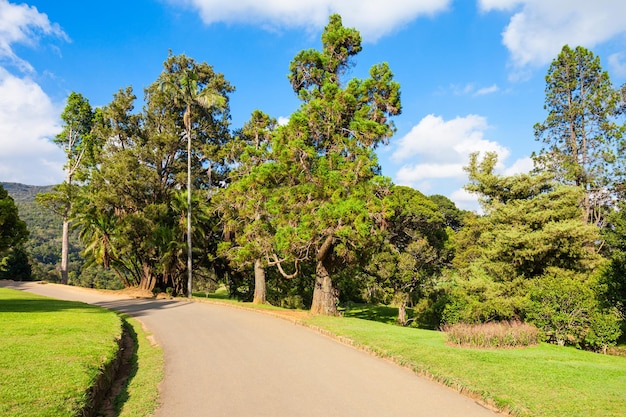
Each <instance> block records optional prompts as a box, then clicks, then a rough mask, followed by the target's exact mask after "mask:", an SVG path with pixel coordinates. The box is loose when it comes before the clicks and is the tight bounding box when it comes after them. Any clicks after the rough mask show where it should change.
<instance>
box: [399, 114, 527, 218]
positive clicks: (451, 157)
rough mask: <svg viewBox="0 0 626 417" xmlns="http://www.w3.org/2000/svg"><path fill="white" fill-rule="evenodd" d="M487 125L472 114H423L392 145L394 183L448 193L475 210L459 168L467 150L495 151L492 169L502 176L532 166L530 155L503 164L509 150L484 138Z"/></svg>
mask: <svg viewBox="0 0 626 417" xmlns="http://www.w3.org/2000/svg"><path fill="white" fill-rule="evenodd" d="M489 128H490V126H489V124H488V122H487V119H486V118H485V117H483V116H479V115H475V114H470V115H467V116H465V117H456V118H454V119H451V120H444V119H443V118H442V117H440V116H435V115H432V114H430V115H428V116H426V117H424V118H423V119H422V120H421V121H420V122H419V123H418V124H417V125H416V126H414V127H413V129H411V131H410V132H409V133H407V134H406V135H405V136H404V137H402V138H400V139H399V140H398V141H397V142H396V144H395V149H394V152H393V154H392V156H391V159H392V160H394V161H395V162H396V163H397V164H399V165H400V166H399V168H398V170H397V171H396V172H395V175H393V180H394V182H395V183H396V184H399V185H407V186H410V187H413V188H416V189H418V190H420V191H422V192H424V193H426V194H444V195H449V197H450V199H452V201H454V202H455V203H456V204H457V205H458V206H459V207H461V208H464V209H467V210H478V203H477V201H478V199H477V197H476V196H473V195H471V194H469V193H467V192H466V191H464V190H463V189H462V187H463V186H464V185H465V184H466V183H467V181H468V178H467V173H466V172H465V171H464V170H463V167H464V166H467V164H468V162H469V155H470V154H471V153H473V152H479V153H481V154H483V155H484V153H485V152H496V153H497V154H498V164H497V166H496V170H497V171H498V172H502V173H504V175H512V174H515V173H519V172H528V171H529V170H530V169H531V168H532V161H531V160H530V158H524V159H520V160H518V161H515V162H514V163H513V165H511V166H510V167H507V166H506V160H507V158H508V157H509V156H510V151H509V149H507V148H506V147H504V146H502V145H501V144H500V143H498V142H496V141H493V140H489V139H487V138H486V137H485V134H486V132H487V131H488V130H489Z"/></svg>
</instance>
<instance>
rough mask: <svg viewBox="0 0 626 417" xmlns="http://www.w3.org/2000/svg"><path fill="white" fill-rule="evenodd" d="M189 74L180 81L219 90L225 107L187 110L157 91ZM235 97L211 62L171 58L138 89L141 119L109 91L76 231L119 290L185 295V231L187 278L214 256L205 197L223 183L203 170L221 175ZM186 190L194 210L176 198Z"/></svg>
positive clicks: (173, 96) (128, 99) (121, 95)
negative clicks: (112, 273) (117, 279)
mask: <svg viewBox="0 0 626 417" xmlns="http://www.w3.org/2000/svg"><path fill="white" fill-rule="evenodd" d="M192 73H195V74H197V81H194V80H195V76H190V77H191V78H188V79H187V80H186V81H184V82H186V83H191V84H193V83H194V82H197V85H198V86H205V88H209V89H210V90H211V91H217V92H219V94H220V95H221V96H223V100H224V101H223V103H225V107H223V108H217V107H211V108H209V109H205V108H202V107H200V106H194V105H191V107H189V108H188V103H186V102H185V101H183V100H182V99H181V98H180V97H179V96H178V94H177V93H178V91H177V90H176V89H174V88H164V85H165V84H166V83H169V82H182V81H180V80H181V79H182V80H184V78H185V77H184V75H185V74H192ZM198 88H200V87H198ZM232 90H233V88H232V87H231V86H230V84H229V83H228V81H226V80H225V79H224V77H223V76H222V75H221V74H218V73H215V72H214V71H213V68H212V67H211V66H209V65H208V64H206V63H198V62H196V61H194V60H193V59H191V58H188V57H186V56H184V55H179V56H172V55H170V56H169V57H168V59H167V60H166V61H165V62H164V69H163V72H162V73H161V74H160V76H159V78H158V79H157V80H156V81H155V82H154V83H153V84H151V85H150V86H148V87H147V88H146V90H145V105H144V108H143V110H142V112H140V113H135V112H134V102H135V100H136V97H135V95H134V93H133V91H132V89H130V88H127V89H122V90H120V91H119V92H118V93H117V94H115V96H114V99H113V101H112V102H111V103H110V104H109V105H108V106H105V107H104V108H103V109H102V112H101V117H98V118H97V119H96V121H97V123H96V131H97V133H98V137H101V138H103V141H104V145H103V148H102V152H101V153H100V154H99V158H98V164H97V167H96V170H95V171H94V173H93V178H92V180H91V182H90V185H89V187H86V189H85V194H84V200H83V201H84V204H83V205H82V206H81V208H80V213H79V214H80V220H81V226H82V225H84V226H86V227H88V228H89V230H87V231H83V232H82V236H83V237H84V239H85V243H86V245H87V248H88V250H89V253H90V254H91V256H93V257H94V258H96V259H99V260H100V261H101V262H103V263H105V262H106V263H108V264H109V265H110V267H111V268H113V269H115V270H116V272H118V274H119V275H120V276H121V278H122V281H123V282H124V284H125V285H131V286H137V287H139V288H141V289H145V290H149V291H152V290H153V289H155V288H158V289H160V290H166V289H167V288H172V290H173V291H174V292H175V293H177V294H181V293H187V294H190V291H189V288H188V285H184V283H183V279H184V276H185V275H187V278H188V272H189V270H188V268H186V267H185V264H186V261H188V260H189V254H188V253H187V256H185V250H184V242H185V241H186V240H187V239H188V237H189V236H188V235H189V232H188V230H189V229H191V233H192V234H193V239H194V240H195V241H196V242H198V244H197V245H195V246H194V247H193V252H192V257H195V258H196V259H197V260H198V261H197V266H196V268H195V270H194V272H195V273H201V272H202V271H200V269H202V270H204V269H205V268H206V267H207V263H208V262H209V255H211V256H213V255H212V254H210V253H208V252H207V251H209V250H213V251H215V248H214V247H213V248H212V247H211V245H213V246H216V243H215V242H213V243H211V242H212V241H213V239H212V237H213V229H214V226H215V225H214V224H215V221H214V219H213V217H212V216H211V215H210V213H211V211H210V210H209V208H208V207H207V198H208V196H207V194H206V191H207V190H208V189H210V187H211V186H212V184H213V183H215V182H216V181H221V180H222V178H219V177H218V178H215V176H210V175H208V172H209V171H210V170H211V168H210V166H212V167H213V169H214V170H215V168H216V167H217V168H218V169H217V172H218V173H219V175H220V176H221V175H223V172H224V171H225V169H226V168H225V166H226V164H225V163H224V161H223V158H222V157H221V156H220V155H219V154H218V153H217V152H215V150H219V149H221V148H222V147H223V146H222V145H223V143H225V142H226V141H227V140H228V138H229V133H228V124H229V113H228V107H227V105H226V104H227V99H226V96H227V94H228V93H229V92H231V91H232ZM188 110H189V112H190V113H189V112H188ZM188 128H191V131H190V132H191V133H190V134H189V135H188V134H187V133H188ZM190 137H191V138H193V140H192V141H191V152H189V149H188V146H189V138H190ZM220 158H221V159H220ZM190 163H191V180H192V181H191V182H190V181H189V172H188V170H189V164H190ZM188 184H191V185H192V187H191V188H192V192H191V193H190V194H191V197H192V199H191V210H190V209H189V206H188V204H185V200H187V198H186V196H185V193H184V192H182V191H181V190H184V189H185V188H186V186H187V185H188ZM193 190H196V191H195V192H193ZM187 197H188V196H187ZM187 203H189V201H187ZM189 212H192V213H193V216H192V217H191V222H190V221H189V217H188V214H189ZM187 281H188V279H187ZM187 284H188V282H187Z"/></svg>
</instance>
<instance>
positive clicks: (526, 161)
mask: <svg viewBox="0 0 626 417" xmlns="http://www.w3.org/2000/svg"><path fill="white" fill-rule="evenodd" d="M533 168H534V164H533V160H532V159H531V158H530V157H525V158H520V159H518V160H517V161H515V162H513V165H511V166H510V167H507V168H506V169H504V172H503V175H506V176H511V175H517V174H527V173H529V172H530V171H532V169H533Z"/></svg>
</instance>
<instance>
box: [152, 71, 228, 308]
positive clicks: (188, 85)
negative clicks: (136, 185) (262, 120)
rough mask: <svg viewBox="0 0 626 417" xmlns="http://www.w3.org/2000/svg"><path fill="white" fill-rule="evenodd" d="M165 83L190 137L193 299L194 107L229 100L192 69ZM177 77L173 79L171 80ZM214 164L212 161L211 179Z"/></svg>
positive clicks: (189, 257)
mask: <svg viewBox="0 0 626 417" xmlns="http://www.w3.org/2000/svg"><path fill="white" fill-rule="evenodd" d="M167 75H168V76H167V77H164V78H166V79H165V80H163V81H161V87H162V88H163V89H165V90H166V91H168V92H170V93H172V95H173V96H174V102H175V103H178V102H180V103H182V104H183V105H184V106H185V112H184V113H183V124H184V126H185V136H186V137H187V274H188V275H187V294H188V296H189V297H191V296H192V273H193V262H192V258H193V255H192V237H191V235H192V234H191V193H192V190H191V141H192V134H193V133H194V132H193V130H194V129H193V112H192V108H193V107H194V106H198V107H201V108H202V109H205V110H210V109H211V108H213V107H215V108H223V107H224V105H225V103H226V99H225V98H224V96H222V95H221V94H220V92H219V91H217V90H216V89H214V88H211V86H210V84H208V83H206V82H201V81H200V77H199V75H198V73H197V72H196V71H195V68H193V67H189V66H187V67H181V71H180V73H179V74H176V75H174V74H173V73H169V74H167ZM172 75H174V76H172ZM210 164H211V162H210V161H209V178H211V165H210Z"/></svg>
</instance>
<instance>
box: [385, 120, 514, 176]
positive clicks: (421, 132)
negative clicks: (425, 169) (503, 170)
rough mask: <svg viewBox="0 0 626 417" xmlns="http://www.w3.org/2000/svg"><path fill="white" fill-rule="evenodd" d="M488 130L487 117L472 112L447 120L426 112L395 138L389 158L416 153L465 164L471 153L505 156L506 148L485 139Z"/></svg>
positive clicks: (413, 155) (435, 160)
mask: <svg viewBox="0 0 626 417" xmlns="http://www.w3.org/2000/svg"><path fill="white" fill-rule="evenodd" d="M488 129H489V125H488V123H487V119H485V118H484V117H482V116H478V115H475V114H470V115H468V116H465V117H456V118H455V119H452V120H448V121H445V120H444V119H443V118H442V117H440V116H435V115H433V114H429V115H428V116H426V117H424V118H423V119H422V120H421V121H420V122H419V123H418V124H417V125H416V126H414V127H413V129H411V131H410V132H409V133H408V134H407V135H405V136H404V137H403V138H401V139H400V140H399V141H398V144H397V147H396V150H395V152H394V153H393V155H392V158H393V159H394V160H396V161H404V160H407V159H409V158H413V157H415V156H417V155H419V156H420V159H426V160H428V161H431V162H436V163H438V164H439V163H453V164H459V163H461V164H465V163H466V162H467V157H468V155H469V154H470V153H471V152H474V151H494V152H497V153H498V154H499V155H501V156H502V159H504V158H505V157H506V156H508V154H509V152H508V150H507V149H506V148H504V147H502V146H501V145H499V144H498V143H497V142H493V141H489V140H487V139H485V138H484V133H485V131H486V130H488Z"/></svg>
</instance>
